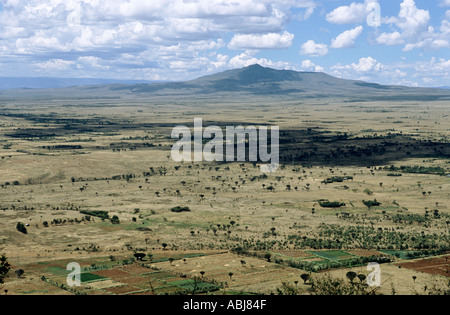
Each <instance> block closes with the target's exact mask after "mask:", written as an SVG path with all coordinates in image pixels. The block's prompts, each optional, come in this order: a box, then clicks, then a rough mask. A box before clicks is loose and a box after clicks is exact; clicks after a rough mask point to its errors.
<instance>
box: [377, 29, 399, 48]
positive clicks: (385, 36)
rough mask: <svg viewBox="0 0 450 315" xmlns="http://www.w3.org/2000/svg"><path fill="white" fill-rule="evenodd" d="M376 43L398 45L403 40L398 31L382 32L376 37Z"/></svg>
mask: <svg viewBox="0 0 450 315" xmlns="http://www.w3.org/2000/svg"><path fill="white" fill-rule="evenodd" d="M376 42H377V43H378V44H384V45H387V46H393V45H400V44H403V43H404V42H405V40H404V39H403V37H402V35H401V34H400V33H399V32H393V33H382V34H380V36H378V37H377V38H376Z"/></svg>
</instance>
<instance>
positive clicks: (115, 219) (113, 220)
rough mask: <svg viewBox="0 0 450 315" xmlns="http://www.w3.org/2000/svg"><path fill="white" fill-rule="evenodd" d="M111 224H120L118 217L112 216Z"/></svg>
mask: <svg viewBox="0 0 450 315" xmlns="http://www.w3.org/2000/svg"><path fill="white" fill-rule="evenodd" d="M111 223H112V224H120V220H119V217H118V216H116V215H115V216H113V217H112V218H111Z"/></svg>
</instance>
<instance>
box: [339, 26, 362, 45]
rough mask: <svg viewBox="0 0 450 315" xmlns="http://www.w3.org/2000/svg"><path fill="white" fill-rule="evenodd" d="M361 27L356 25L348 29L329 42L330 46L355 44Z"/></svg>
mask: <svg viewBox="0 0 450 315" xmlns="http://www.w3.org/2000/svg"><path fill="white" fill-rule="evenodd" d="M363 29H364V28H363V27H362V26H358V27H355V28H354V29H351V30H348V31H345V32H343V33H342V34H340V35H339V36H337V37H336V38H335V39H333V40H332V42H331V48H348V47H353V46H354V45H355V40H356V39H357V38H358V37H359V35H361V33H362V32H363Z"/></svg>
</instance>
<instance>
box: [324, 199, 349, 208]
mask: <svg viewBox="0 0 450 315" xmlns="http://www.w3.org/2000/svg"><path fill="white" fill-rule="evenodd" d="M319 204H320V206H321V207H323V208H340V207H345V203H343V202H340V201H328V200H321V201H319Z"/></svg>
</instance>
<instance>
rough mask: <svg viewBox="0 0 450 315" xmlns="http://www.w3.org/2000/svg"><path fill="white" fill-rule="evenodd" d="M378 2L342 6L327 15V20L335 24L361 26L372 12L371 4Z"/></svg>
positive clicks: (374, 0) (353, 3) (367, 1)
mask: <svg viewBox="0 0 450 315" xmlns="http://www.w3.org/2000/svg"><path fill="white" fill-rule="evenodd" d="M373 2H376V3H378V0H366V1H365V2H363V3H357V2H352V3H351V4H350V5H346V6H340V7H338V8H336V9H334V10H333V11H331V12H330V13H328V14H327V16H326V19H327V21H328V22H330V23H333V24H360V23H362V22H364V21H365V20H366V19H367V17H368V14H369V13H370V12H371V5H370V4H371V3H373Z"/></svg>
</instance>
